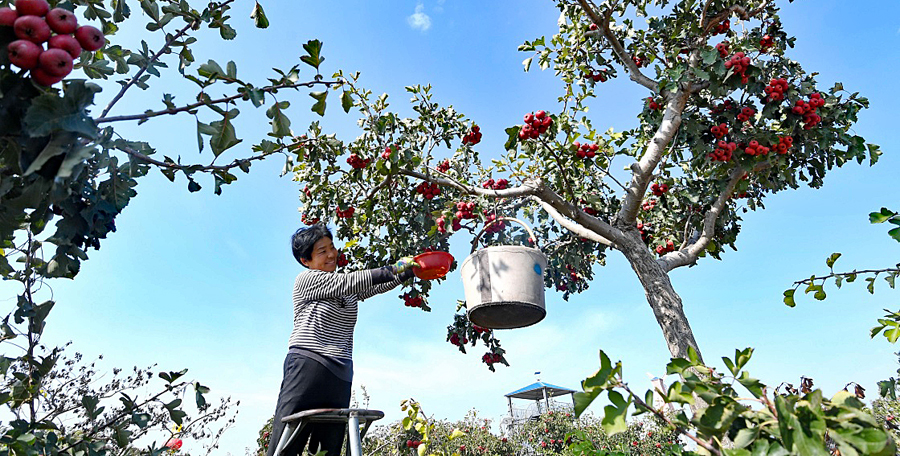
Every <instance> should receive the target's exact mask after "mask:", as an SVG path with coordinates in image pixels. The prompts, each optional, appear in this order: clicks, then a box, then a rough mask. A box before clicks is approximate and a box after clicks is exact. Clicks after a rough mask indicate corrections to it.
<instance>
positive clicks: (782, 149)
mask: <svg viewBox="0 0 900 456" xmlns="http://www.w3.org/2000/svg"><path fill="white" fill-rule="evenodd" d="M793 145H794V138H793V137H791V136H779V137H778V144H776V145H775V146H774V148H775V151H776V152H778V153H779V154H781V155H784V154H786V153H788V152H790V151H791V147H792V146H793Z"/></svg>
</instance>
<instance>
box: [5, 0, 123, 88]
mask: <svg viewBox="0 0 900 456" xmlns="http://www.w3.org/2000/svg"><path fill="white" fill-rule="evenodd" d="M15 6H16V8H15V9H11V8H8V7H4V8H0V26H7V27H12V28H13V31H14V32H15V34H16V37H17V38H19V39H18V40H16V41H13V42H12V43H9V45H8V46H7V50H8V52H9V61H10V63H12V64H13V65H15V66H17V67H19V68H21V69H23V70H30V71H31V79H32V80H34V82H36V83H37V84H40V85H42V86H51V85H53V84H56V83H57V82H59V81H62V80H63V78H65V77H66V76H68V75H69V73H71V72H72V67H73V66H74V63H75V60H74V59H76V58H78V57H79V56H80V55H81V51H82V49H85V50H88V51H91V52H93V51H96V50H97V49H100V48H101V47H103V45H104V44H106V39H105V38H104V37H103V33H102V32H100V30H97V29H96V28H95V27H91V26H90V25H83V26H81V27H79V26H78V20H77V19H76V18H75V15H74V14H73V13H72V12H71V11H69V10H67V9H64V8H53V9H52V10H51V9H50V4H49V3H47V1H46V0H16V4H15ZM44 43H47V49H46V50H45V49H44V47H43V44H44Z"/></svg>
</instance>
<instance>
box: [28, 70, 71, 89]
mask: <svg viewBox="0 0 900 456" xmlns="http://www.w3.org/2000/svg"><path fill="white" fill-rule="evenodd" d="M63 78H65V76H54V75H52V74H50V73H48V72H46V71H44V70H43V69H42V68H34V69H33V70H31V80H32V81H34V82H35V83H36V84H37V85H41V86H44V87H50V86H52V85H53V84H56V83H57V82H59V81H62V80H63Z"/></svg>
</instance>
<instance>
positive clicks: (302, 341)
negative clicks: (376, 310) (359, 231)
mask: <svg viewBox="0 0 900 456" xmlns="http://www.w3.org/2000/svg"><path fill="white" fill-rule="evenodd" d="M332 241H333V239H332V235H331V232H330V231H329V230H328V228H326V227H325V226H324V225H319V224H317V225H313V226H311V227H309V228H301V229H299V230H297V232H295V233H294V235H293V236H292V237H291V249H292V250H293V253H294V258H296V259H297V261H298V262H299V263H300V264H302V265H303V266H305V267H306V268H307V270H306V271H303V272H301V273H300V274H299V275H298V276H297V279H296V280H295V282H294V293H293V300H294V330H293V331H292V332H291V337H290V339H289V343H288V346H289V349H288V354H287V357H286V358H285V360H284V379H283V380H282V382H281V391H280V392H279V394H278V403H277V405H276V407H275V422H274V423H273V426H272V433H271V436H270V440H269V448H268V452H267V453H266V454H267V456H272V455H273V454H274V453H275V447H276V446H277V445H278V440H279V439H280V438H281V434H282V432H283V431H284V424H283V423H282V422H281V419H282V418H283V417H285V416H289V415H292V414H294V413H297V412H301V411H304V410H310V409H317V408H347V407H348V406H349V405H350V386H351V384H352V380H353V360H352V358H353V356H352V355H353V328H354V326H355V325H356V316H357V303H358V302H359V301H362V300H364V299H366V298H369V297H372V296H374V295H376V294H379V293H384V292H386V291H388V290H390V289H392V288H394V287H396V286H397V285H399V284H400V283H401V282H402V281H404V280H407V279H409V278H411V277H412V276H413V274H412V267H413V266H414V265H415V262H414V261H413V259H412V257H404V258H402V259H401V260H400V261H398V262H397V263H395V264H393V265H391V266H385V267H382V268H377V269H367V270H362V271H356V272H350V273H336V272H334V271H335V269H336V268H337V259H338V256H339V255H340V252H338V250H337V249H336V248H335V247H334V243H333V242H332ZM344 428H345V426H343V425H341V424H317V425H315V426H307V428H306V430H305V431H304V432H303V434H301V435H300V436H299V437H300V438H299V439H298V441H297V442H296V443H295V444H294V445H291V447H289V448H286V449H285V450H284V451H282V454H283V455H298V454H300V452H301V451H302V450H303V447H304V445H305V443H306V441H307V439H308V440H309V449H310V451H311V452H312V453H316V452H317V451H318V450H325V451H327V452H328V454H329V455H333V456H338V455H340V453H341V445H342V444H343V440H344Z"/></svg>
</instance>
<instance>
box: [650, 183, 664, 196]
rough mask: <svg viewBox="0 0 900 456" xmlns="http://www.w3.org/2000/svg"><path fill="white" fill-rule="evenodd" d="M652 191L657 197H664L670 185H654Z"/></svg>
mask: <svg viewBox="0 0 900 456" xmlns="http://www.w3.org/2000/svg"><path fill="white" fill-rule="evenodd" d="M650 191H652V192H653V194H654V195H656V196H662V195H663V193H666V192H668V191H669V184H653V185H651V186H650Z"/></svg>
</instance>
